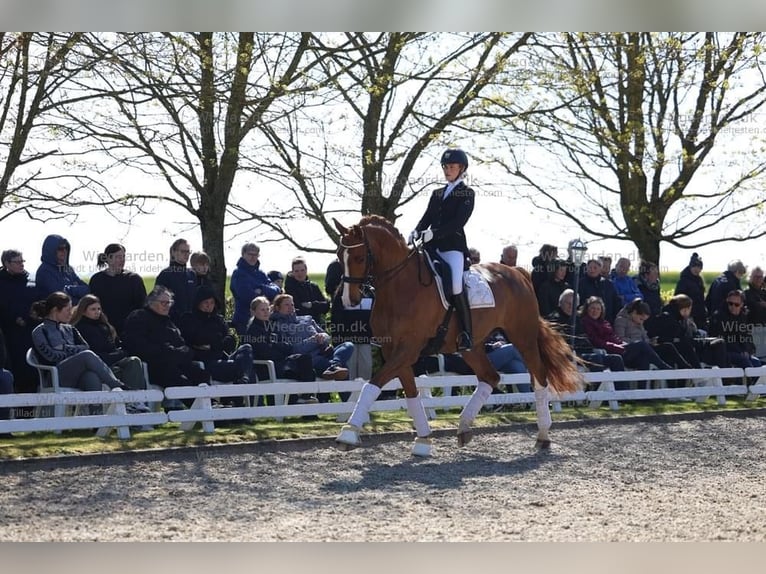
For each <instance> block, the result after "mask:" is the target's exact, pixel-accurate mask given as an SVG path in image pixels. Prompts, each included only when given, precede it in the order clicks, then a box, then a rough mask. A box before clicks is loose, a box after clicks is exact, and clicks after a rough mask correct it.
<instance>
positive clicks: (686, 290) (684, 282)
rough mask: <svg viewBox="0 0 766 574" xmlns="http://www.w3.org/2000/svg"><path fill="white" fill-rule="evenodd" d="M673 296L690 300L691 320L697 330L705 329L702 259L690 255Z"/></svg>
mask: <svg viewBox="0 0 766 574" xmlns="http://www.w3.org/2000/svg"><path fill="white" fill-rule="evenodd" d="M673 294H674V295H688V296H689V297H690V298H691V300H692V319H693V320H694V324H695V325H697V329H700V330H703V331H705V330H706V329H707V319H708V315H707V308H706V307H705V281H704V280H703V279H702V259H700V257H699V255H698V254H697V253H692V256H691V259H690V260H689V265H687V266H686V267H684V269H683V270H682V271H681V276H680V277H679V279H678V283H676V289H675V292H674V293H673Z"/></svg>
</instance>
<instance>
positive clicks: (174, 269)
mask: <svg viewBox="0 0 766 574" xmlns="http://www.w3.org/2000/svg"><path fill="white" fill-rule="evenodd" d="M190 255H191V249H190V248H189V242H188V241H186V240H185V239H176V240H175V241H174V242H173V243H172V244H171V245H170V265H168V266H167V267H166V268H165V269H163V270H162V271H160V274H159V275H157V279H156V280H155V282H154V286H155V287H157V286H158V285H161V286H163V287H167V288H168V289H169V290H170V291H172V292H173V305H172V306H171V307H170V318H171V319H173V321H176V322H177V321H178V320H179V319H180V318H181V316H182V315H183V314H184V313H188V312H189V311H191V310H192V302H193V301H194V292H195V291H196V290H197V276H196V275H195V274H194V271H192V270H191V269H189V268H188V267H187V266H186V264H187V263H188V261H189V256H190Z"/></svg>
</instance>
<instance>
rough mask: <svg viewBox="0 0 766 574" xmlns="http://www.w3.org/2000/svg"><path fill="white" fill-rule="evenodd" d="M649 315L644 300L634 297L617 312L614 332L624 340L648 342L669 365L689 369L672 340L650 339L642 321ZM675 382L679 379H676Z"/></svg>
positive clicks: (689, 366) (628, 341)
mask: <svg viewBox="0 0 766 574" xmlns="http://www.w3.org/2000/svg"><path fill="white" fill-rule="evenodd" d="M650 316H651V310H650V309H649V305H648V304H647V303H646V301H642V300H641V299H638V298H636V299H634V300H633V301H631V302H630V303H628V304H627V305H625V307H623V308H622V309H621V310H620V312H619V313H618V314H617V318H616V319H615V321H614V332H615V333H616V334H617V336H618V337H619V338H620V339H621V340H622V341H624V342H626V343H628V344H631V343H648V344H649V345H651V347H652V349H653V350H654V352H655V353H657V355H659V357H660V358H661V359H662V360H663V361H665V362H666V363H667V364H669V365H671V367H675V368H676V369H691V368H692V366H691V365H690V364H689V362H688V361H687V360H686V359H684V357H683V356H682V355H681V354H680V353H679V352H678V349H676V347H675V345H674V344H673V343H672V342H669V341H666V342H662V343H660V342H659V341H657V340H653V339H650V337H649V334H648V333H647V332H646V328H645V327H644V322H646V320H647V319H648V318H649V317H650ZM676 382H677V383H678V382H679V381H676Z"/></svg>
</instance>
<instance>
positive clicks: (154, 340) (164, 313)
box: [123, 285, 210, 410]
mask: <svg viewBox="0 0 766 574" xmlns="http://www.w3.org/2000/svg"><path fill="white" fill-rule="evenodd" d="M172 306H173V292H172V291H171V290H170V289H168V288H167V287H165V286H163V285H155V287H154V289H152V290H151V292H150V293H149V295H147V297H146V305H145V306H144V307H143V308H141V309H137V310H135V311H133V312H132V313H131V314H130V315H128V318H127V320H126V321H125V332H124V334H123V343H124V347H125V351H126V352H127V353H128V354H129V355H135V356H137V357H140V358H141V360H142V361H144V362H145V363H147V365H148V368H149V381H150V382H151V383H152V384H155V385H157V386H160V387H178V386H186V385H199V384H200V383H208V384H209V383H210V375H209V374H208V373H207V371H205V370H204V369H203V368H202V367H200V366H199V365H197V364H196V363H194V351H192V349H191V347H189V346H188V345H187V344H186V341H184V338H183V337H182V336H181V331H180V329H179V328H178V327H177V326H176V324H175V323H174V322H173V320H172V319H171V317H170V308H171V307H172ZM163 406H164V407H165V409H166V410H172V409H178V408H183V407H182V405H180V404H179V401H175V400H168V399H165V400H164V401H163Z"/></svg>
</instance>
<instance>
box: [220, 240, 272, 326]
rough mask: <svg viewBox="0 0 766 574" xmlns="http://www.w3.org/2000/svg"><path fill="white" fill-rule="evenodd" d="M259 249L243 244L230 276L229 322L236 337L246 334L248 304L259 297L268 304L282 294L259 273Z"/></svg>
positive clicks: (248, 313)
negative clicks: (267, 301) (231, 302)
mask: <svg viewBox="0 0 766 574" xmlns="http://www.w3.org/2000/svg"><path fill="white" fill-rule="evenodd" d="M260 256H261V249H260V247H258V246H257V245H256V244H255V243H245V244H244V245H243V246H242V256H241V257H240V258H239V261H237V268H236V269H235V270H234V272H233V273H232V274H231V283H230V288H231V294H232V296H233V297H234V314H233V315H232V318H231V322H232V325H234V329H235V330H236V331H237V334H238V335H240V336H241V335H244V334H245V333H246V332H247V323H248V321H249V320H250V303H251V301H252V300H253V299H255V298H256V297H258V296H259V295H263V296H264V297H266V298H267V299H268V300H269V301H270V302H271V301H273V300H274V297H276V296H277V295H279V294H280V293H281V292H282V289H280V288H279V287H277V286H276V285H275V284H274V283H272V281H271V280H270V279H269V278H268V277H267V276H266V274H265V273H264V272H263V271H261V262H260V260H259V257H260Z"/></svg>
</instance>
